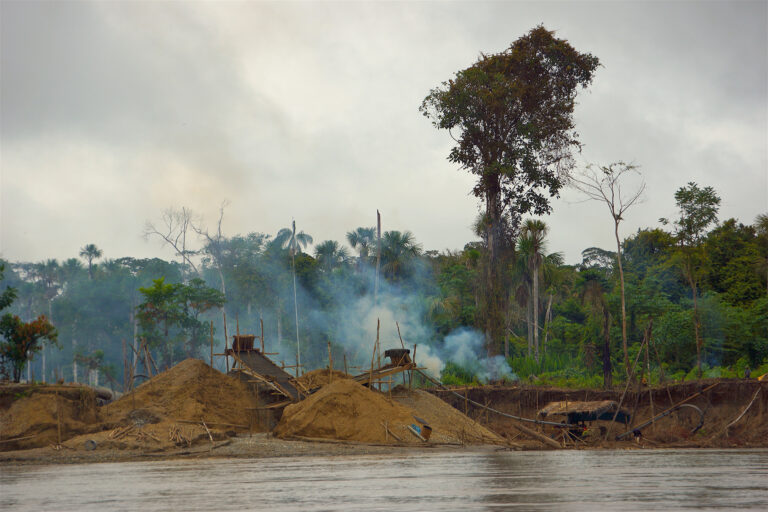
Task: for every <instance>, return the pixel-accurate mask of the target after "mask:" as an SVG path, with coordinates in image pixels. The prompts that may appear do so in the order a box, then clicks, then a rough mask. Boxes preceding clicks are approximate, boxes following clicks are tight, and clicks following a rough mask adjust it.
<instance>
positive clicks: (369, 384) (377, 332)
mask: <svg viewBox="0 0 768 512" xmlns="http://www.w3.org/2000/svg"><path fill="white" fill-rule="evenodd" d="M380 325H381V320H379V319H378V318H377V319H376V341H375V342H374V343H373V354H371V373H370V376H369V377H368V389H372V388H371V386H372V385H373V384H372V382H373V361H374V359H375V358H376V347H377V346H378V345H379V326H380Z"/></svg>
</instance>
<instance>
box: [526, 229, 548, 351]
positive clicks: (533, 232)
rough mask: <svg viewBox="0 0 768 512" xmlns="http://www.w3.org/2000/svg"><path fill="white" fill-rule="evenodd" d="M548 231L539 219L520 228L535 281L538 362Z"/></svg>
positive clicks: (534, 347)
mask: <svg viewBox="0 0 768 512" xmlns="http://www.w3.org/2000/svg"><path fill="white" fill-rule="evenodd" d="M547 231H548V228H547V225H546V224H545V223H544V222H543V221H541V220H538V219H528V220H526V221H525V222H524V223H523V227H522V229H521V230H520V237H521V239H525V240H526V241H527V242H528V243H529V244H530V250H529V252H528V255H527V256H528V258H527V259H528V265H529V268H530V271H531V276H532V281H533V297H532V298H533V350H534V356H535V357H536V362H538V361H539V268H540V267H541V264H542V261H543V259H544V256H543V253H544V247H545V245H544V238H545V237H546V236H547Z"/></svg>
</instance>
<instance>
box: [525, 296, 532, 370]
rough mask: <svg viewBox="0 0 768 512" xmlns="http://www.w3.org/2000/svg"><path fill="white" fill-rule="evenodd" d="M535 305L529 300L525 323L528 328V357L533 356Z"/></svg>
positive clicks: (526, 306) (526, 307)
mask: <svg viewBox="0 0 768 512" xmlns="http://www.w3.org/2000/svg"><path fill="white" fill-rule="evenodd" d="M532 308H533V305H532V304H531V300H530V299H528V303H527V304H526V305H525V323H526V326H527V327H528V357H531V355H533V322H532V321H531V316H533V315H532V312H531V310H532Z"/></svg>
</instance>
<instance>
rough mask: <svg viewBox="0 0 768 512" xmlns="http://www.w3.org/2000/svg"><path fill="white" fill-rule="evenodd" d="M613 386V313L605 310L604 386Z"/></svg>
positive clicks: (608, 387) (606, 387)
mask: <svg viewBox="0 0 768 512" xmlns="http://www.w3.org/2000/svg"><path fill="white" fill-rule="evenodd" d="M611 386H613V370H612V368H611V315H610V313H608V312H607V311H604V312H603V387H604V388H605V389H610V388H611Z"/></svg>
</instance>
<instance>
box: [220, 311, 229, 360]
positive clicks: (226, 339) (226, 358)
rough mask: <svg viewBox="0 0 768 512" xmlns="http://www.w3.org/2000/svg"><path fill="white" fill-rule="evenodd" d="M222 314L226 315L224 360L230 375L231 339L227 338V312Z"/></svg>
mask: <svg viewBox="0 0 768 512" xmlns="http://www.w3.org/2000/svg"><path fill="white" fill-rule="evenodd" d="M221 314H222V315H224V360H225V361H226V363H225V364H226V368H227V373H229V354H228V352H229V339H228V336H227V312H226V311H224V310H223V309H222V310H221Z"/></svg>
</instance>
